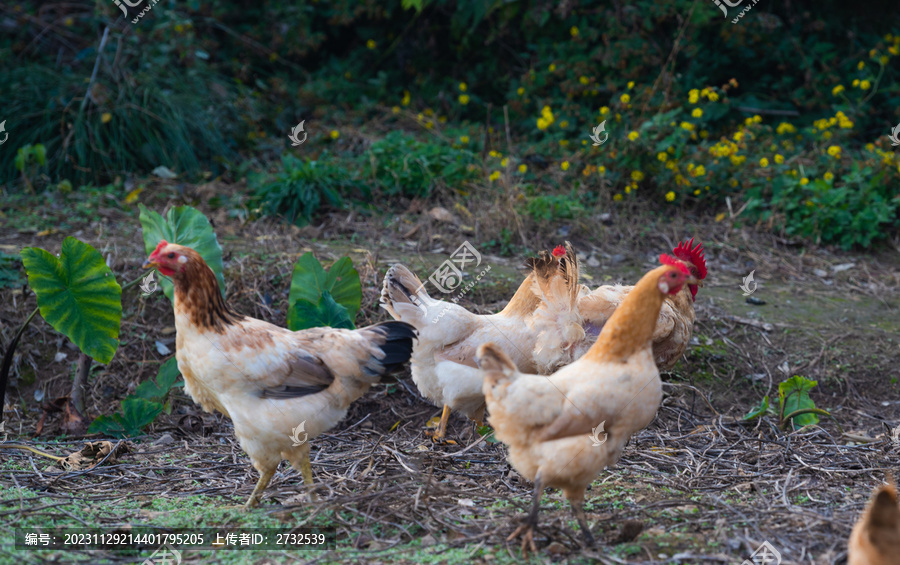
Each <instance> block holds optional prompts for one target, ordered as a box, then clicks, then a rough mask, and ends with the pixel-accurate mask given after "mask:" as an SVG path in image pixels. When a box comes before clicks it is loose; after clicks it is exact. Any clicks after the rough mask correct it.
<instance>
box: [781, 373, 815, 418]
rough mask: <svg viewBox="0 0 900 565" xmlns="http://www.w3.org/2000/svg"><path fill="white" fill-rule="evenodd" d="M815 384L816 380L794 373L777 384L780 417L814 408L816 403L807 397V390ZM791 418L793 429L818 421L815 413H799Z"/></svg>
mask: <svg viewBox="0 0 900 565" xmlns="http://www.w3.org/2000/svg"><path fill="white" fill-rule="evenodd" d="M817 384H818V383H817V382H816V381H811V380H809V379H807V378H804V377H801V376H798V375H794V376H793V377H791V378H789V379H788V380H786V381H784V382H783V383H781V384H779V385H778V398H779V400H780V402H781V417H782V418H784V417H785V416H787V415H788V414H790V413H791V412H796V411H797V410H804V409H807V408H815V407H816V403H815V402H813V400H812V398H810V397H809V391H810V390H812V389H813V387H814V386H816V385H817ZM793 420H794V422H793V423H794V429H798V428H802V427H803V426H808V425H810V424H818V423H819V417H818V416H817V415H815V414H800V415H799V416H796V417H794V419H793ZM785 425H786V424H785Z"/></svg>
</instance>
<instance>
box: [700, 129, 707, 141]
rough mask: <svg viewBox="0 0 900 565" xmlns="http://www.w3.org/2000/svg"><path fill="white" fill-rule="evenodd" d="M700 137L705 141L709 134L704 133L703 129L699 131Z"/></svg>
mask: <svg viewBox="0 0 900 565" xmlns="http://www.w3.org/2000/svg"><path fill="white" fill-rule="evenodd" d="M700 137H701V138H703V139H706V138H707V137H709V132H708V131H706V130H705V129H701V130H700Z"/></svg>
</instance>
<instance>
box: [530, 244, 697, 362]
mask: <svg viewBox="0 0 900 565" xmlns="http://www.w3.org/2000/svg"><path fill="white" fill-rule="evenodd" d="M566 250H567V258H568V260H567V261H566V260H564V261H560V262H559V269H560V270H565V272H564V273H562V276H561V277H557V279H556V280H558V281H565V282H566V284H567V285H568V287H567V288H565V289H557V290H556V291H555V292H556V295H557V297H558V298H557V299H556V300H557V301H559V300H561V299H564V300H565V301H567V302H569V303H571V302H572V294H571V293H572V291H573V288H574V287H575V286H577V290H578V295H577V299H576V301H575V303H574V307H570V308H568V309H567V308H565V307H564V306H563V305H562V304H561V303H554V302H553V299H552V298H551V297H552V295H550V296H548V295H547V294H545V295H544V296H542V297H541V298H542V305H541V306H540V307H539V308H538V310H537V312H536V313H535V318H554V321H552V322H549V321H548V322H546V323H543V324H542V325H541V328H542V332H543V333H542V334H541V335H540V337H539V338H538V341H537V344H536V346H535V352H534V358H535V363H536V364H537V370H538V372H539V373H540V374H549V373H551V372H553V371H555V370H556V369H558V368H559V367H562V366H565V365H568V364H569V363H571V362H572V361H574V360H576V359H578V358H579V357H581V356H582V355H583V354H584V353H585V352H586V351H587V350H588V349H589V348H590V347H591V344H593V342H594V341H595V340H596V339H597V336H598V335H599V334H600V331H601V330H602V329H603V325H604V324H605V323H606V321H607V320H608V319H609V317H610V316H612V313H613V312H615V310H616V308H617V307H618V306H619V305H620V304H621V303H622V301H623V300H624V298H625V296H627V295H628V293H629V292H630V291H631V289H632V288H634V287H632V286H623V285H604V286H599V287H597V288H596V289H594V290H593V291H591V290H590V289H589V288H588V287H586V286H584V285H579V284H578V276H579V265H578V261H577V259H576V258H575V256H574V255H575V254H574V251H572V248H571V244H569V243H568V242H566ZM672 253H673V255H674V256H675V257H677V258H678V259H680V260H682V261H684V262H685V263H686V264H687V266H688V267H689V268H690V270H691V274H692V275H693V276H694V278H696V279H697V281H698V282H697V284H690V285H686V286H685V287H684V289H682V290H681V292H679V293H677V294H675V295H673V296H669V297H667V298H666V300H665V302H664V303H663V307H662V309H661V311H660V313H659V319H658V320H657V322H656V330H654V332H653V357H654V359H656V363H657V365H658V366H659V368H660V370H663V371H667V370H669V369H671V368H672V367H674V366H675V363H677V362H678V359H679V358H681V356H682V355H683V354H684V352H685V350H686V349H687V346H688V344H689V343H690V341H691V335H692V333H693V328H694V300H695V298H696V296H697V290H698V289H699V287H700V286H702V282H701V281H702V280H703V279H705V278H706V274H707V271H706V259H705V257H704V252H703V246H702V245H701V244H700V243H697V245H696V246H695V245H694V239H693V238H691V240H690V241H687V242H681V243H679V244H678V245H677V246H676V247H675V249H674V250H673V251H672ZM535 275H536V276H537V273H535ZM538 280H539V281H540V277H539V276H538ZM548 307H549V308H550V312H552V314H550V315H548V314H547V313H545V312H544V310H545V309H546V308H548ZM582 330H583V331H582Z"/></svg>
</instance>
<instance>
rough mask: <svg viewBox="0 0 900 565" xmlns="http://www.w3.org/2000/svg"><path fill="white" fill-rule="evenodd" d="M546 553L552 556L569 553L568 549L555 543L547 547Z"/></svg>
mask: <svg viewBox="0 0 900 565" xmlns="http://www.w3.org/2000/svg"><path fill="white" fill-rule="evenodd" d="M546 551H547V553H550V554H552V555H562V554H563V553H569V548H568V547H566V546H564V545H563V544H561V543H559V542H558V541H555V542H553V543H551V544H550V545H548V546H547V549H546Z"/></svg>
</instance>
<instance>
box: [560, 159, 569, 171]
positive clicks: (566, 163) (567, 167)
mask: <svg viewBox="0 0 900 565" xmlns="http://www.w3.org/2000/svg"><path fill="white" fill-rule="evenodd" d="M560 167H561V168H562V170H564V171H568V170H569V162H568V161H563V162H562V164H561V165H560Z"/></svg>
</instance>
